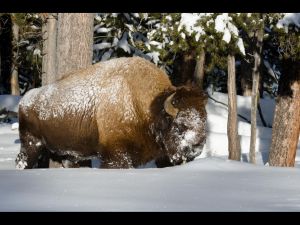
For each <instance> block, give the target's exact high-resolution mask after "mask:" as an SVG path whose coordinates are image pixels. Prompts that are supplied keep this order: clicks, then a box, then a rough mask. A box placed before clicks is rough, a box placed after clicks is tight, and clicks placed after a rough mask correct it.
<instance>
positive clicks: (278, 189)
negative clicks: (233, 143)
mask: <svg viewBox="0 0 300 225" xmlns="http://www.w3.org/2000/svg"><path fill="white" fill-rule="evenodd" d="M210 94H211V95H212V97H213V98H215V99H216V100H218V101H222V102H224V103H226V102H227V95H226V94H222V93H217V92H215V93H210ZM8 99H9V100H8ZM18 100H19V99H18V98H16V97H13V96H3V95H2V96H0V103H2V102H6V103H7V102H10V104H11V105H10V108H9V109H10V110H12V111H16V110H17V103H18ZM250 101H251V98H250V97H242V96H238V112H239V113H240V114H241V115H243V116H245V117H247V118H248V119H250V118H249V115H250V105H251V104H250ZM261 103H262V111H263V113H264V116H265V119H266V121H267V123H268V124H270V125H271V124H272V119H273V111H274V105H275V103H274V101H273V100H270V99H262V100H261ZM1 106H3V105H0V107H1ZM206 109H207V112H208V121H207V124H208V125H207V131H208V136H207V142H206V145H205V147H204V150H203V153H202V154H201V155H200V156H199V157H197V159H195V160H194V161H193V162H190V163H187V164H185V165H180V166H176V167H170V168H164V169H157V168H153V164H151V163H149V164H148V165H146V166H145V167H144V168H143V169H128V170H117V169H115V170H104V169H95V168H93V169H90V168H81V169H32V170H15V168H14V159H15V157H16V155H17V153H18V151H19V148H20V142H19V137H18V130H17V129H14V130H12V127H14V128H15V127H16V124H14V125H13V126H12V124H8V123H0V211H300V190H299V188H298V187H299V185H300V173H299V168H273V167H268V166H264V164H265V163H266V162H267V159H268V151H269V145H270V140H271V139H270V138H271V129H270V128H265V127H262V126H258V132H257V137H258V139H257V154H256V156H257V165H252V164H249V163H245V162H247V161H248V152H249V141H250V124H249V123H247V122H245V121H244V120H243V119H241V118H239V124H238V125H239V135H240V137H241V146H242V153H243V154H242V160H243V162H234V161H230V160H227V155H228V152H227V136H226V132H227V127H226V124H227V110H226V107H225V106H223V105H221V104H219V103H216V102H214V101H213V100H211V99H209V101H208V104H207V106H206ZM258 125H261V121H260V118H258ZM299 150H300V145H299V144H298V151H297V157H296V167H299V166H300V159H299V156H300V154H299ZM151 167H152V168H151ZM146 168H147V169H146Z"/></svg>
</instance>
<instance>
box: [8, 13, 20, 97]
mask: <svg viewBox="0 0 300 225" xmlns="http://www.w3.org/2000/svg"><path fill="white" fill-rule="evenodd" d="M13 16H14V14H13V15H12V17H13ZM19 30H20V28H19V25H18V24H17V23H16V22H15V21H14V20H12V49H13V52H12V68H11V77H10V87H11V94H12V95H20V87H19V73H18V62H17V61H18V41H19Z"/></svg>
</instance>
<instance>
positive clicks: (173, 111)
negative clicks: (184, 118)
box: [164, 93, 179, 118]
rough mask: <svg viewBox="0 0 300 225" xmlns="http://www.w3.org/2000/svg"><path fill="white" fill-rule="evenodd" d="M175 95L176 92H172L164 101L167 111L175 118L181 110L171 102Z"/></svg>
mask: <svg viewBox="0 0 300 225" xmlns="http://www.w3.org/2000/svg"><path fill="white" fill-rule="evenodd" d="M174 95H175V93H173V94H171V95H170V96H169V97H167V98H166V100H165V102H164V109H165V111H166V113H168V114H169V115H170V116H172V117H173V118H175V117H176V116H177V113H178V111H179V110H178V109H177V108H175V107H174V106H173V105H172V103H171V102H172V98H173V97H174Z"/></svg>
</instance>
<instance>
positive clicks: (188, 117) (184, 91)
mask: <svg viewBox="0 0 300 225" xmlns="http://www.w3.org/2000/svg"><path fill="white" fill-rule="evenodd" d="M206 100H207V98H206V96H205V95H204V94H203V93H202V92H200V90H199V89H197V88H195V87H177V88H176V87H174V86H173V85H172V84H171V82H170V80H169V78H168V76H167V75H166V74H165V73H164V72H163V71H162V70H160V69H159V68H157V67H156V66H155V65H154V64H152V63H150V62H148V61H146V60H144V59H142V58H139V57H133V58H118V59H112V60H109V61H106V62H100V63H97V64H95V65H92V66H90V67H88V68H87V69H82V70H78V71H76V72H72V73H70V74H67V75H65V76H64V77H63V78H62V79H61V80H59V81H57V82H56V83H53V84H50V85H46V86H43V87H40V88H37V89H33V90H30V91H29V92H28V93H27V94H26V95H25V96H24V97H23V98H22V100H21V101H20V105H19V123H20V125H19V131H20V141H21V151H20V153H19V154H18V156H17V158H16V167H17V168H36V167H42V166H41V165H42V162H43V161H44V162H45V161H46V160H45V158H46V157H45V156H48V155H51V154H52V155H57V156H61V157H64V158H65V159H67V160H69V161H70V162H74V163H76V162H78V161H80V160H84V159H91V158H98V159H100V160H101V167H102V168H130V167H138V166H140V165H144V164H146V163H147V162H150V161H152V160H155V162H156V163H157V165H158V166H159V167H160V166H166V165H177V164H180V163H183V162H186V161H190V160H192V159H194V158H195V157H196V156H198V155H199V154H200V153H201V151H202V148H203V145H204V143H205V139H206V132H205V128H206V111H205V104H206ZM48 162H49V159H48Z"/></svg>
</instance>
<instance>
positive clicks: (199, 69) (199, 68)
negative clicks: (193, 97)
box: [194, 50, 205, 90]
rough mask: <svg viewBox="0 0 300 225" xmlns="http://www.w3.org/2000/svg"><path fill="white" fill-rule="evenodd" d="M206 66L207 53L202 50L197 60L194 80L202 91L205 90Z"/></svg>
mask: <svg viewBox="0 0 300 225" xmlns="http://www.w3.org/2000/svg"><path fill="white" fill-rule="evenodd" d="M204 65H205V51H204V50H202V51H201V53H200V56H199V59H197V62H196V67H195V72H194V79H195V81H196V83H197V85H198V86H199V88H200V89H201V90H203V80H204Z"/></svg>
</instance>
